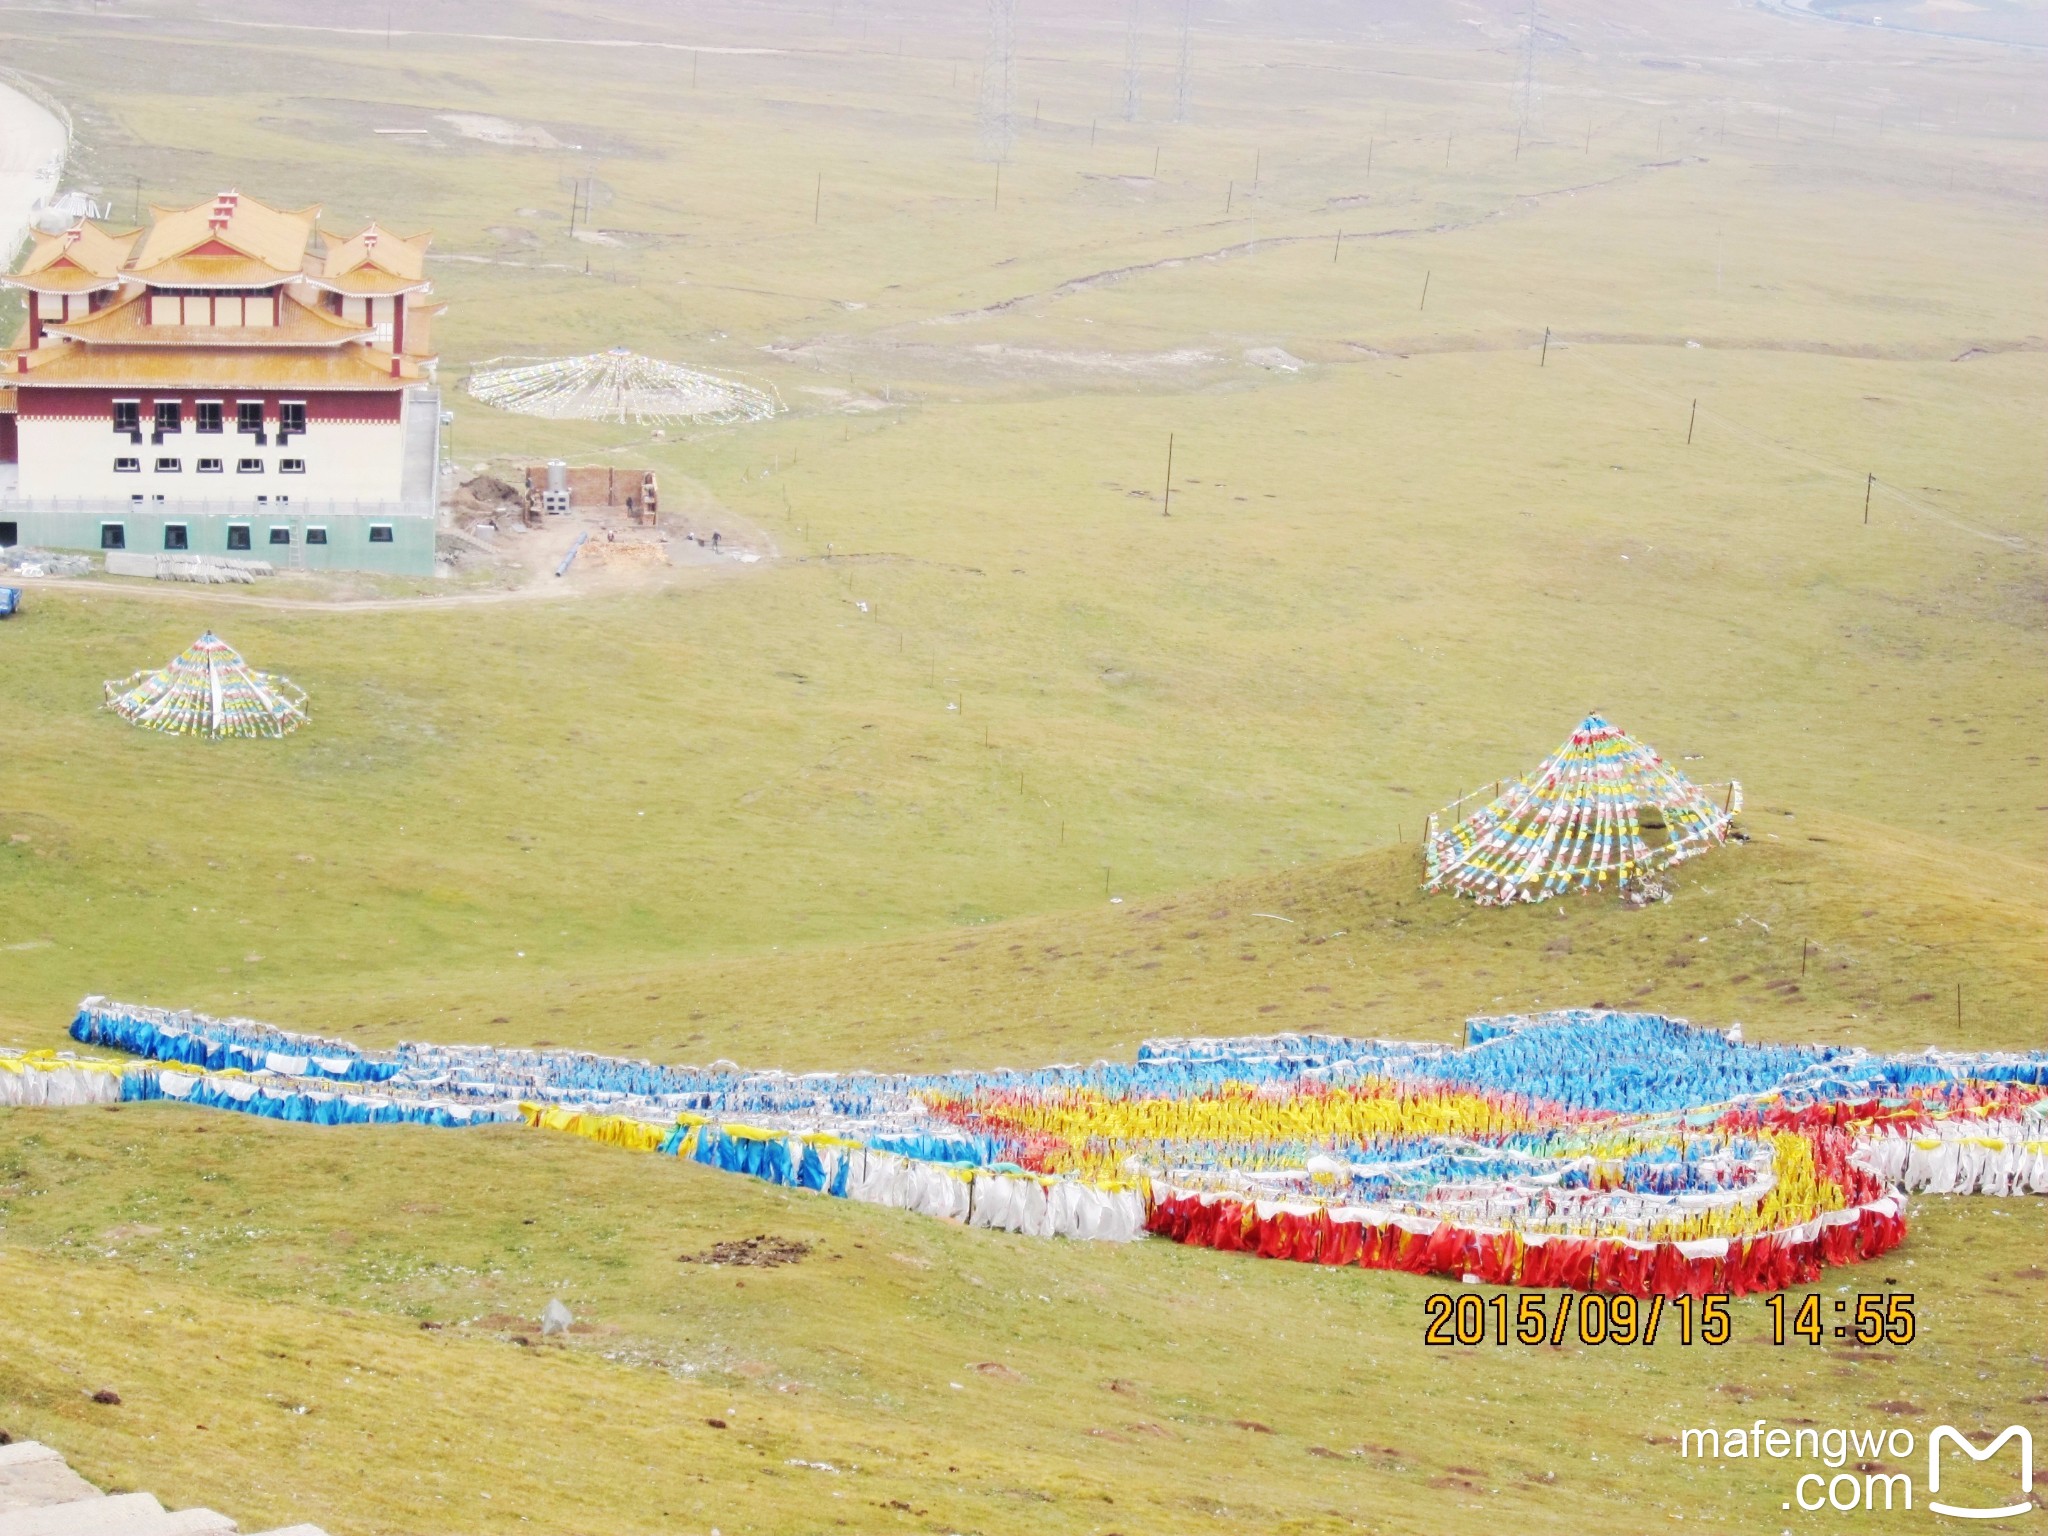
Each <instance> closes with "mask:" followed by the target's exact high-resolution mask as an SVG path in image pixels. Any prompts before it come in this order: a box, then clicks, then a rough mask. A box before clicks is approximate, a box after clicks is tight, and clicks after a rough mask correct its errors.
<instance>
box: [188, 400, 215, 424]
mask: <svg viewBox="0 0 2048 1536" xmlns="http://www.w3.org/2000/svg"><path fill="white" fill-rule="evenodd" d="M192 430H193V431H195V432H218V431H219V430H220V402H219V401H218V400H201V401H200V402H199V403H198V404H197V405H195V406H193V407H192Z"/></svg>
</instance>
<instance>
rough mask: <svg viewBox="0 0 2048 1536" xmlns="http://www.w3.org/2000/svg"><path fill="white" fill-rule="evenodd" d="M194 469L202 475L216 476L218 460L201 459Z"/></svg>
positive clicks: (218, 468)
mask: <svg viewBox="0 0 2048 1536" xmlns="http://www.w3.org/2000/svg"><path fill="white" fill-rule="evenodd" d="M194 468H196V469H197V470H198V471H199V473H200V474H202V475H217V474H219V473H220V460H219V459H201V460H200V461H199V462H198V464H197V465H195V466H194Z"/></svg>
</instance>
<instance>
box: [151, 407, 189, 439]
mask: <svg viewBox="0 0 2048 1536" xmlns="http://www.w3.org/2000/svg"><path fill="white" fill-rule="evenodd" d="M184 420H185V412H184V408H183V407H182V406H180V405H179V404H178V402H177V401H175V400H159V401H157V403H156V429H157V431H159V432H178V431H182V430H183V424H184Z"/></svg>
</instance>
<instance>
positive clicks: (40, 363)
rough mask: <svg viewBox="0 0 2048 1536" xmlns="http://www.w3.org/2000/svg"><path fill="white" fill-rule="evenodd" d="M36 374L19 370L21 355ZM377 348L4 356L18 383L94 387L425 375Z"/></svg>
mask: <svg viewBox="0 0 2048 1536" xmlns="http://www.w3.org/2000/svg"><path fill="white" fill-rule="evenodd" d="M23 357H26V358H27V359H28V371H27V372H26V373H17V372H15V369H17V368H18V367H19V366H20V359H22V358H23ZM391 361H392V359H391V354H390V353H389V352H385V351H381V350H379V349H378V348H375V347H366V346H349V347H320V348H309V347H293V348H284V347H281V348H279V349H277V350H276V351H265V350H262V349H260V348H256V347H212V346H193V347H108V346H94V347H84V346H80V345H78V344H77V343H75V342H65V343H63V344H61V345H57V346H42V347H37V348H36V349H35V350H34V351H32V352H26V353H23V352H13V353H0V370H4V371H5V372H6V373H7V374H8V375H9V376H10V377H11V378H12V379H13V381H14V384H15V386H16V387H17V388H21V389H33V388H38V387H41V386H44V385H56V384H62V385H67V386H72V387H82V388H89V389H123V388H136V389H175V390H181V391H182V390H207V389H218V390H236V389H250V390H279V389H305V390H316V389H402V388H404V387H405V386H406V385H408V384H414V383H417V382H418V381H419V380H420V378H421V377H422V374H421V373H420V370H419V368H418V367H417V366H416V365H415V364H414V363H413V362H411V361H410V360H406V361H404V362H403V363H401V365H400V367H399V371H398V372H397V373H396V374H394V373H392V371H391Z"/></svg>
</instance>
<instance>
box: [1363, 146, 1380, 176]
mask: <svg viewBox="0 0 2048 1536" xmlns="http://www.w3.org/2000/svg"><path fill="white" fill-rule="evenodd" d="M1378 143H1379V140H1378V139H1374V138H1368V139H1366V141H1365V179H1366V180H1367V181H1371V180H1372V152H1373V146H1374V145H1376V144H1378Z"/></svg>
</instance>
